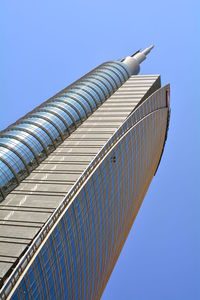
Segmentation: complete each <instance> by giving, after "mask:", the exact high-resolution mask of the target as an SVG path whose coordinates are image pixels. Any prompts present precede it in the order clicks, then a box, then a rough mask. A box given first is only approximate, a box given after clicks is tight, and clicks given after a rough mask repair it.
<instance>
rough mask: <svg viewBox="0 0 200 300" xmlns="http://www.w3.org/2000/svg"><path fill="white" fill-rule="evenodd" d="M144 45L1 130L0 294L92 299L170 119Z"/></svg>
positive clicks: (139, 200) (122, 236) (121, 238)
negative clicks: (145, 71) (143, 71)
mask: <svg viewBox="0 0 200 300" xmlns="http://www.w3.org/2000/svg"><path fill="white" fill-rule="evenodd" d="M151 49H152V46H151V47H149V48H147V49H145V50H143V51H137V52H136V53H135V54H134V55H133V56H130V57H126V58H125V59H122V60H120V61H111V62H107V63H104V64H102V65H100V66H99V67H97V68H96V69H94V70H93V71H91V72H90V73H88V74H87V75H85V76H84V77H82V78H81V79H79V80H78V81H76V82H75V83H74V84H72V85H70V86H69V87H67V88H66V89H64V90H62V91H61V92H59V93H58V94H56V95H55V96H54V97H52V98H50V99H49V100H47V101H46V102H44V103H43V104H41V105H40V106H39V107H37V108H36V109H34V110H33V111H31V112H30V113H28V114H27V115H26V116H24V117H23V118H21V119H19V120H18V121H17V122H16V123H14V124H12V125H11V126H9V127H8V128H7V129H5V130H4V131H2V132H1V135H0V195H1V196H0V197H1V203H0V279H1V291H0V297H1V298H2V299H7V298H12V299H99V298H100V297H101V294H102V292H103V290H104V287H105V285H106V283H107V281H108V279H109V276H110V274H111V272H112V270H113V268H114V265H115V263H116V260H117V258H118V256H119V254H120V251H121V249H122V247H123V244H124V242H125V240H126V237H127V235H128V232H129V230H130V228H131V226H132V224H133V221H134V219H135V217H136V215H137V212H138V210H139V208H140V205H141V203H142V200H143V198H144V196H145V193H146V191H147V189H148V187H149V184H150V182H151V180H152V178H153V176H154V174H155V172H156V170H157V168H158V165H159V162H160V159H161V156H162V153H163V149H164V145H165V141H166V138H167V130H168V125H169V116H170V107H169V85H166V86H164V87H162V88H161V83H160V76H159V75H143V76H139V75H137V73H138V72H139V66H140V63H141V62H142V61H143V60H144V59H145V58H146V55H147V54H148V53H149V52H150V50H151Z"/></svg>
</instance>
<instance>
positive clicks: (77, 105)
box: [60, 97, 86, 118]
mask: <svg viewBox="0 0 200 300" xmlns="http://www.w3.org/2000/svg"><path fill="white" fill-rule="evenodd" d="M62 98H63V99H64V100H65V101H66V102H67V103H69V104H71V105H73V106H75V107H76V108H77V110H78V112H79V113H80V115H81V116H82V117H84V118H85V117H86V114H85V111H84V109H83V108H82V106H81V105H80V104H79V103H78V102H77V101H76V100H73V99H70V98H67V97H66V98H65V97H60V99H62Z"/></svg>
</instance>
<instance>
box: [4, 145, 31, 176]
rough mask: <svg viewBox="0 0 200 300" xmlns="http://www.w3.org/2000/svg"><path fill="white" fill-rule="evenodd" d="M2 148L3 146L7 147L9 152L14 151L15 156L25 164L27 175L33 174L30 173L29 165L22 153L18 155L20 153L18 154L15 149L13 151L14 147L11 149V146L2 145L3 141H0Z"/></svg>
mask: <svg viewBox="0 0 200 300" xmlns="http://www.w3.org/2000/svg"><path fill="white" fill-rule="evenodd" d="M0 146H1V147H5V148H7V149H8V150H10V151H12V152H13V153H15V155H17V156H18V157H19V159H21V161H22V162H23V164H24V166H25V168H26V171H27V173H28V174H30V172H31V171H30V167H29V166H28V165H27V163H26V161H25V159H24V158H23V157H22V155H21V154H20V153H18V152H17V151H16V150H15V149H13V148H12V147H10V146H8V145H6V144H3V143H1V139H0Z"/></svg>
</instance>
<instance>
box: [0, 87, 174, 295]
mask: <svg viewBox="0 0 200 300" xmlns="http://www.w3.org/2000/svg"><path fill="white" fill-rule="evenodd" d="M168 90H169V87H168V86H166V87H164V88H162V89H159V90H157V91H156V92H155V93H153V94H152V95H151V96H150V97H149V98H147V99H145V100H143V101H141V102H140V103H139V105H137V107H136V108H135V109H134V110H133V111H132V113H131V114H129V115H128V117H127V118H126V120H125V121H124V122H123V123H122V125H121V126H120V127H119V128H118V129H117V130H116V131H115V133H114V134H113V135H112V136H111V138H110V139H109V140H108V142H106V143H105V145H104V146H103V148H102V149H101V150H100V151H99V152H98V154H97V155H96V156H95V159H94V160H92V162H91V163H90V164H89V166H88V167H87V168H86V170H85V171H84V172H83V173H82V175H81V177H80V178H79V180H78V181H77V182H76V183H75V185H74V186H73V188H72V190H71V192H70V193H69V194H67V197H66V198H65V199H64V200H63V201H62V203H61V205H60V207H58V209H57V213H56V214H54V215H53V216H52V217H51V218H50V219H49V220H48V221H47V223H46V224H45V226H44V227H43V229H42V230H41V232H40V233H39V235H38V237H37V239H36V240H35V241H34V242H33V244H32V246H31V247H30V248H29V249H28V251H27V252H26V254H25V256H24V257H23V258H22V260H21V261H20V264H19V265H18V267H17V268H16V270H15V271H14V273H13V274H12V277H11V278H10V279H9V280H8V281H7V282H6V284H5V286H4V289H3V291H2V294H0V296H1V297H2V299H6V297H7V295H8V294H9V292H8V290H9V289H8V287H10V288H11V289H13V290H12V295H11V299H50V298H51V299H99V298H100V297H101V295H102V292H103V290H104V288H105V285H106V283H107V281H108V279H109V277H110V274H111V272H112V270H113V268H114V265H115V263H116V259H117V258H118V256H119V254H120V252H121V250H122V247H123V245H124V242H125V240H126V238H127V235H128V233H129V230H130V228H131V226H132V224H133V222H134V219H135V217H136V215H137V213H138V210H139V208H140V206H141V203H142V200H143V198H144V196H145V193H146V191H147V189H148V187H149V185H150V182H151V180H152V178H153V176H154V174H155V172H156V170H157V167H158V164H159V162H160V159H161V156H162V152H163V147H164V144H165V141H166V136H167V129H168V117H169V107H168V106H167V101H166V91H168ZM113 101H114V100H113ZM6 154H7V153H6ZM3 170H4V172H5V174H6V175H5V176H7V177H8V178H10V180H11V178H13V177H11V176H12V173H11V172H9V169H8V168H6V165H4V169H3ZM18 170H19V168H18ZM71 195H72V196H71ZM70 197H71V198H70ZM69 204H70V205H69ZM32 258H33V259H32ZM21 270H24V273H23V276H21V272H22V271H21ZM17 276H18V277H17ZM19 277H20V278H19ZM13 278H16V283H17V284H16V285H15V284H14V282H15V280H14V282H13V281H12V280H13ZM18 278H19V280H18ZM17 280H18V281H17ZM13 287H14V288H13Z"/></svg>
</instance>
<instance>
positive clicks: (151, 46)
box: [142, 44, 154, 56]
mask: <svg viewBox="0 0 200 300" xmlns="http://www.w3.org/2000/svg"><path fill="white" fill-rule="evenodd" d="M153 48H154V45H153V44H152V45H150V46H149V47H147V48H145V49H144V50H143V51H142V53H143V54H144V55H145V56H146V55H147V54H149V52H150V51H151V50H152V49H153Z"/></svg>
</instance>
